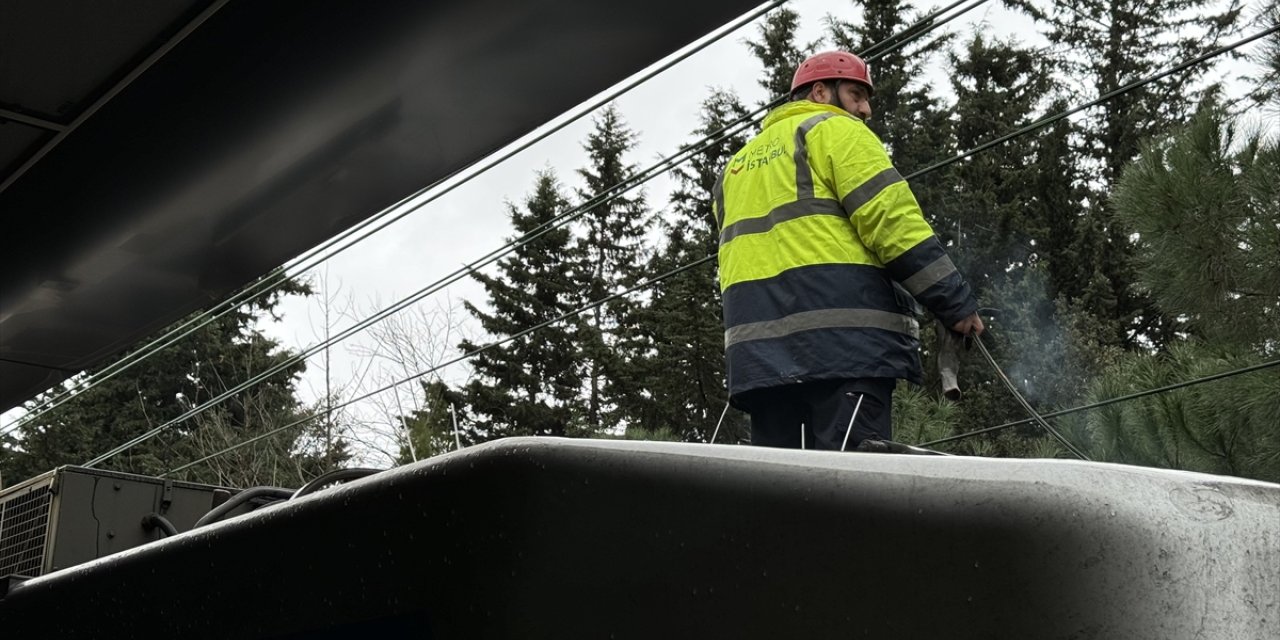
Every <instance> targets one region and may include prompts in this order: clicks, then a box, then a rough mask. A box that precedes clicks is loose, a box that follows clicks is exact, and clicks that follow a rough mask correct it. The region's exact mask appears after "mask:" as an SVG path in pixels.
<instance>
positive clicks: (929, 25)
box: [859, 0, 986, 58]
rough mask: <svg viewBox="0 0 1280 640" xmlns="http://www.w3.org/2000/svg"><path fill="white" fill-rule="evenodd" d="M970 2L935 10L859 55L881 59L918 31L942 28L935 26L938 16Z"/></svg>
mask: <svg viewBox="0 0 1280 640" xmlns="http://www.w3.org/2000/svg"><path fill="white" fill-rule="evenodd" d="M968 1H969V0H955V2H952V3H951V4H949V5H947V6H945V7H942V8H941V9H935V10H934V11H933V12H931V13H930V14H929V15H927V16H925V17H923V18H920V19H919V20H916V21H915V22H914V23H912V24H910V25H908V26H907V28H906V29H903V30H902V31H899V32H898V33H894V34H891V35H889V36H888V37H887V38H885V39H883V40H881V41H879V42H877V43H875V44H873V45H871V46H869V47H867V48H866V49H863V50H862V52H861V53H860V54H859V55H860V56H861V57H863V58H871V57H872V56H875V57H880V56H881V55H884V54H885V53H888V51H889V50H888V47H889V46H891V45H896V44H897V43H898V42H899V41H900V40H904V39H907V38H915V36H916V35H917V34H916V31H917V30H928V31H932V30H933V29H934V28H936V27H937V26H940V25H934V24H933V21H934V20H935V19H937V17H938V16H940V15H942V14H944V13H946V12H948V11H950V10H952V9H954V8H956V7H958V6H960V5H962V4H964V3H965V2H968ZM983 2H986V0H980V1H979V2H978V4H982V3H983ZM974 6H977V5H974ZM972 8H973V7H969V8H967V9H964V10H963V11H960V13H959V14H957V15H960V14H963V13H965V12H967V11H968V10H969V9H972ZM954 17H955V16H953V17H951V18H948V19H947V22H950V21H951V20H952V19H954ZM882 49H885V51H883V52H882V51H881V50H882Z"/></svg>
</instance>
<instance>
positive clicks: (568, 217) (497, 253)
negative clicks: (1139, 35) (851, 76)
mask: <svg viewBox="0 0 1280 640" xmlns="http://www.w3.org/2000/svg"><path fill="white" fill-rule="evenodd" d="M981 2H985V0H978V1H977V2H975V3H972V4H971V5H970V6H969V7H966V8H965V9H964V11H969V10H971V9H972V8H974V7H976V6H978V4H981ZM957 15H959V14H957ZM954 17H955V16H952V18H954ZM949 20H950V18H949V19H948V21H949ZM940 24H945V22H944V23H940ZM940 24H938V25H933V27H932V28H936V26H940ZM909 28H911V27H909ZM925 33H928V31H927V30H926V31H923V32H921V33H920V34H918V35H917V36H916V37H919V36H921V35H924V34H925ZM878 58H879V56H871V57H868V60H869V61H874V60H876V59H878ZM784 99H785V96H783V97H780V98H778V99H776V100H774V101H773V102H771V103H769V104H768V105H765V106H763V107H761V108H759V109H756V110H755V111H753V112H750V113H748V114H745V115H743V116H741V117H739V118H738V119H736V120H734V121H733V122H731V123H729V124H727V125H725V126H724V127H722V128H721V129H719V130H718V131H716V132H713V133H711V134H710V135H708V136H706V137H704V138H703V139H702V140H700V141H698V142H695V143H694V144H692V145H689V146H687V147H685V148H684V149H683V150H682V151H680V152H678V153H676V154H674V155H672V156H669V157H667V158H665V159H663V160H660V161H659V162H658V163H656V164H655V165H653V166H652V167H650V168H649V169H648V170H646V171H644V172H641V173H640V174H637V175H636V176H633V177H632V178H630V179H628V180H624V181H623V182H621V183H619V184H617V185H614V186H613V187H611V188H609V189H606V190H605V191H603V192H601V193H600V194H597V195H596V196H595V197H594V198H593V199H592V200H590V201H588V202H586V203H584V204H582V205H580V206H579V207H576V208H574V209H572V210H570V211H569V212H566V213H564V214H561V215H560V216H557V217H556V218H554V219H553V220H551V221H548V222H547V223H544V224H543V225H542V226H541V227H540V228H538V229H535V230H533V231H531V232H530V233H529V234H526V235H525V236H524V237H522V238H520V239H518V240H517V241H514V242H512V243H508V244H507V245H504V246H503V247H500V248H498V249H495V250H494V251H492V252H490V253H489V254H488V255H486V256H485V257H483V258H481V259H480V260H477V261H475V262H473V263H471V264H468V265H465V266H464V267H462V268H461V269H458V270H456V271H454V272H453V273H451V274H450V275H448V276H446V277H445V278H442V279H441V280H438V281H436V282H435V283H432V284H430V285H428V286H426V287H424V288H422V289H419V290H418V291H417V292H415V293H414V294H411V295H410V296H409V297H407V298H404V299H402V300H401V301H400V302H398V303H396V304H393V305H392V306H390V307H387V308H385V309H383V310H382V311H379V312H377V313H375V314H374V315H372V316H370V317H368V318H366V319H365V320H363V321H361V322H360V323H357V324H356V325H353V326H352V327H349V328H348V329H346V330H344V331H342V332H340V333H339V334H337V335H335V336H332V337H330V338H329V339H327V340H325V341H323V342H320V343H318V344H316V345H314V346H312V347H311V348H309V349H307V350H305V351H303V352H301V353H299V354H297V355H295V356H293V357H291V358H289V359H287V360H285V361H283V362H281V363H279V364H277V365H276V366H275V367H272V368H271V369H268V370H267V371H264V372H263V373H260V374H258V375H257V376H255V377H253V378H251V379H249V380H247V381H245V382H243V383H241V384H239V385H237V386H236V387H234V388H232V389H230V390H228V391H225V392H223V393H221V394H219V395H218V396H215V397H214V398H212V399H210V400H208V401H206V402H205V403H203V404H201V405H200V406H197V407H193V408H192V409H190V410H188V411H187V412H185V413H183V414H182V415H180V416H178V417H176V418H174V419H172V420H170V421H169V422H166V423H164V424H161V425H160V426H158V427H155V428H153V429H152V430H150V431H148V432H146V433H144V434H142V435H140V436H138V437H136V438H134V439H132V440H130V441H128V442H126V443H124V444H122V445H119V446H118V447H116V448H114V449H112V450H110V451H108V452H106V453H104V454H102V455H100V456H98V457H96V458H94V459H93V460H90V461H89V462H86V463H85V464H84V465H83V466H86V467H92V466H94V465H97V464H100V463H102V462H104V461H106V460H108V459H110V458H112V457H114V456H116V455H118V454H119V453H122V452H124V451H127V450H128V449H130V448H132V447H134V446H136V445H138V444H140V443H142V442H145V441H146V440H149V439H151V438H153V437H155V436H156V435H158V434H159V433H161V432H163V431H165V430H167V429H168V428H170V427H172V426H174V425H176V424H179V423H181V422H185V421H186V420H188V419H190V418H191V417H193V416H195V415H198V414H200V413H202V412H204V411H206V410H208V409H210V408H212V407H214V406H216V405H218V404H221V403H222V402H223V401H225V400H226V399H228V398H230V397H232V396H234V395H235V394H237V393H240V392H241V391H244V390H246V389H248V388H251V387H253V386H255V385H257V384H258V383H260V382H262V381H264V380H267V379H268V378H270V377H271V376H273V375H275V374H277V373H279V372H280V371H283V370H284V369H286V368H287V367H289V366H291V365H293V364H296V363H297V362H299V361H302V360H305V359H306V358H307V357H309V356H311V355H314V354H315V353H318V352H320V351H321V350H323V349H325V348H328V347H329V346H332V345H333V344H336V343H338V342H341V341H343V340H345V339H346V338H348V337H350V336H351V335H354V334H355V333H358V332H359V331H362V330H364V329H365V328H368V327H369V326H371V325H373V324H374V323H376V322H379V321H381V320H383V319H385V318H386V317H388V316H390V315H392V314H394V313H396V312H398V311H400V310H402V309H404V308H406V307H408V306H409V305H411V304H414V303H416V302H418V301H420V300H422V299H423V298H425V297H427V296H429V295H431V294H433V293H436V292H438V291H440V290H441V289H443V288H444V287H446V286H448V285H450V284H452V283H454V282H457V281H458V280H461V279H462V278H464V277H466V276H468V275H470V274H471V273H473V272H475V271H476V270H477V269H479V268H483V267H484V266H487V265H488V264H491V263H492V262H495V261H497V260H499V259H500V258H502V257H503V256H505V255H507V254H509V253H510V252H512V251H514V250H516V249H518V248H520V247H521V246H523V245H525V244H528V243H529V242H532V241H533V240H534V239H536V238H538V237H540V236H541V235H542V234H545V233H549V232H550V231H553V230H555V229H558V228H560V227H561V226H563V225H565V224H568V223H569V222H571V221H572V220H573V219H575V218H576V217H578V216H581V215H583V214H585V213H587V212H588V211H590V210H591V209H592V208H594V207H596V206H599V205H600V204H602V203H604V202H608V201H610V200H612V199H613V198H616V197H618V196H620V195H622V194H623V193H626V192H627V191H630V190H631V189H634V188H635V187H638V186H640V185H641V184H644V183H645V182H648V181H649V180H652V179H653V178H656V177H657V176H658V175H661V174H662V173H665V172H666V171H669V170H671V169H674V168H675V167H677V166H679V165H680V164H682V163H683V162H685V161H687V160H689V159H690V158H692V157H693V156H694V155H696V154H697V153H699V152H701V151H703V150H705V149H707V148H709V147H710V146H712V145H714V144H717V143H719V142H720V141H721V140H723V139H724V138H726V137H728V136H730V135H732V134H733V133H737V131H736V130H735V129H736V128H745V127H746V126H748V125H752V124H755V122H756V118H757V117H758V116H759V115H761V114H762V113H763V112H764V111H767V110H768V109H769V108H770V107H772V106H774V105H776V104H778V103H780V102H781V101H782V100H784ZM424 204H425V203H424Z"/></svg>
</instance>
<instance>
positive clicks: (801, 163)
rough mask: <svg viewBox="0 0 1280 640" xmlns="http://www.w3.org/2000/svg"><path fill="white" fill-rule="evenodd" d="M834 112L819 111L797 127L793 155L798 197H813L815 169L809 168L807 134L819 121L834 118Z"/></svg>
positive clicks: (798, 198) (800, 198)
mask: <svg viewBox="0 0 1280 640" xmlns="http://www.w3.org/2000/svg"><path fill="white" fill-rule="evenodd" d="M835 115H836V114H834V113H819V114H818V115H816V116H813V117H812V118H809V119H808V120H805V121H804V122H801V123H800V126H799V127H797V128H796V152H795V155H794V156H793V157H794V159H795V161H796V199H797V200H804V199H805V198H812V197H813V170H811V169H810V168H809V143H807V142H805V136H807V135H809V131H811V130H812V129H813V128H814V127H816V126H818V123H819V122H822V121H823V120H826V119H827V118H834V117H835Z"/></svg>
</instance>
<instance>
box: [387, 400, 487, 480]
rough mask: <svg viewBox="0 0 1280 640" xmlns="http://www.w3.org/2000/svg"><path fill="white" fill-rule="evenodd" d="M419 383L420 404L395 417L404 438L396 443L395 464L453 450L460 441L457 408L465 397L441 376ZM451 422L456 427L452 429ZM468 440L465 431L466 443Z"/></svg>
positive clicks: (469, 440)
mask: <svg viewBox="0 0 1280 640" xmlns="http://www.w3.org/2000/svg"><path fill="white" fill-rule="evenodd" d="M421 386H422V396H423V402H422V408H421V409H417V410H415V411H413V412H411V413H409V415H406V416H400V417H399V420H400V424H401V426H402V427H403V429H404V433H405V440H404V442H402V443H401V444H400V455H399V457H398V459H397V460H396V463H397V464H409V463H411V462H417V461H418V460H425V459H427V458H430V457H432V456H437V455H440V454H442V453H446V452H448V451H453V450H454V449H456V448H457V447H458V444H459V443H460V442H461V441H462V434H461V421H462V416H458V415H457V412H458V410H459V408H460V405H461V404H462V403H463V402H464V401H465V399H464V398H461V397H459V395H460V394H458V393H457V392H455V391H454V390H453V389H450V388H449V385H447V384H445V383H444V382H443V381H441V380H431V381H429V382H424V383H422V385H421ZM455 420H457V421H458V422H457V423H455ZM455 424H456V425H457V427H458V429H457V430H456V432H455ZM471 442H472V440H471V438H470V434H468V438H467V443H468V444H469V443H471Z"/></svg>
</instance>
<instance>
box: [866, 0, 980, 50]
mask: <svg viewBox="0 0 1280 640" xmlns="http://www.w3.org/2000/svg"><path fill="white" fill-rule="evenodd" d="M986 1H987V0H974V1H973V4H971V5H969V6H967V7H965V8H964V9H961V10H960V11H957V12H956V13H955V14H953V15H950V16H947V17H946V18H945V19H943V20H941V21H939V22H936V23H932V22H931V24H930V25H929V29H928V31H932V30H934V29H937V28H938V27H941V26H942V25H944V24H947V23H948V22H951V21H952V20H955V19H956V18H959V17H960V16H962V15H964V14H966V13H968V12H969V11H971V10H973V9H976V8H978V6H979V5H981V4H983V3H985V2H986ZM956 4H960V3H958V2H957V3H956ZM952 6H954V5H952ZM928 31H924V32H921V35H924V33H928ZM913 41H914V38H913V39H911V40H903V41H902V42H897V43H894V44H893V45H891V46H889V47H886V48H885V49H884V50H883V51H877V52H876V54H875V57H877V58H881V57H884V56H887V55H889V54H891V53H893V52H894V51H897V50H899V49H901V48H903V47H905V46H907V45H909V44H911V43H912V42H913ZM868 61H870V59H869V58H868Z"/></svg>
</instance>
